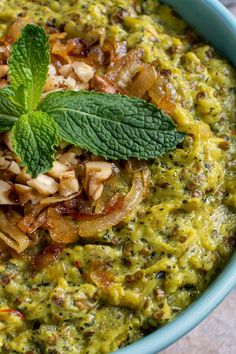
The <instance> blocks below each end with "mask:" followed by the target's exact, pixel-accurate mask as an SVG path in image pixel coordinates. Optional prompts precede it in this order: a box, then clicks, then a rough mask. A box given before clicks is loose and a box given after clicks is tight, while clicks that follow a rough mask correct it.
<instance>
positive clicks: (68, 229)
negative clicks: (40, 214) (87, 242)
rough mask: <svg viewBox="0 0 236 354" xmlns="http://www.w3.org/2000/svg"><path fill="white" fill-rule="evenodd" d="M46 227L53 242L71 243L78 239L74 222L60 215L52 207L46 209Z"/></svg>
mask: <svg viewBox="0 0 236 354" xmlns="http://www.w3.org/2000/svg"><path fill="white" fill-rule="evenodd" d="M46 228H47V229H48V231H49V233H50V236H51V238H52V239H53V241H55V242H58V243H73V242H76V241H77V240H78V233H77V224H76V222H75V221H73V220H71V219H70V220H68V219H66V218H65V217H63V216H61V214H60V213H59V212H58V211H57V210H55V209H54V208H48V210H47V218H46Z"/></svg>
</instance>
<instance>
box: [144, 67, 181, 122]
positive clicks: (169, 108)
mask: <svg viewBox="0 0 236 354" xmlns="http://www.w3.org/2000/svg"><path fill="white" fill-rule="evenodd" d="M148 93H149V95H150V97H151V99H152V101H153V103H154V104H155V105H156V106H157V107H158V108H161V109H163V110H164V111H165V112H166V113H168V114H170V115H172V114H173V113H174V111H175V107H176V91H175V89H174V87H173V86H172V85H171V83H170V82H168V80H167V79H166V78H165V77H164V76H162V75H161V74H160V73H158V74H157V78H156V81H155V83H154V84H153V85H152V86H151V87H150V89H149V90H148Z"/></svg>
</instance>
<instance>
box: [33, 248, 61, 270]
mask: <svg viewBox="0 0 236 354" xmlns="http://www.w3.org/2000/svg"><path fill="white" fill-rule="evenodd" d="M62 251H63V245H62V244H59V243H52V244H51V245H49V246H47V247H45V248H44V250H43V251H42V252H40V253H39V254H37V255H35V256H32V257H31V260H30V266H31V268H32V269H33V270H40V269H43V268H45V267H47V266H48V265H49V264H52V263H53V262H55V261H56V260H57V259H58V258H59V257H60V255H61V252H62Z"/></svg>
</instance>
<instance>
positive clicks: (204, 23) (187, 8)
mask: <svg viewBox="0 0 236 354" xmlns="http://www.w3.org/2000/svg"><path fill="white" fill-rule="evenodd" d="M163 2H165V3H167V4H169V5H172V6H173V7H174V8H175V10H176V11H177V12H178V13H179V14H180V15H181V16H182V17H183V18H184V19H185V20H186V21H187V22H188V23H189V24H191V25H192V26H193V27H194V28H196V29H197V31H198V32H199V33H200V34H202V35H203V37H204V38H205V39H206V40H207V41H209V42H210V43H211V44H212V45H213V46H214V47H215V48H216V49H217V50H218V51H219V52H220V53H221V54H222V55H223V56H225V57H226V58H228V59H229V60H230V61H231V63H232V64H233V65H234V66H235V67H236V19H235V18H234V17H233V15H231V14H230V13H229V12H228V10H226V9H225V8H224V6H223V5H222V4H221V3H220V2H219V1H217V0H163ZM234 286H236V252H235V253H234V254H233V256H232V257H231V259H230V261H229V262H228V264H227V265H226V267H225V268H224V270H223V271H222V272H221V273H220V274H219V275H218V276H217V278H216V279H215V280H214V281H213V282H212V283H211V285H210V286H209V287H208V288H207V290H206V291H205V292H204V293H203V294H202V295H201V296H200V297H199V298H198V299H197V300H196V301H195V302H194V303H193V304H192V305H191V306H189V307H188V308H187V309H186V310H185V311H183V312H182V313H181V314H180V315H178V316H177V318H176V319H175V320H174V321H172V322H170V323H169V324H167V325H165V326H163V327H162V328H161V329H158V330H156V331H155V332H153V333H152V334H150V335H148V336H146V337H144V338H143V339H141V340H139V341H137V342H135V343H133V344H131V345H129V346H127V347H126V348H124V349H121V350H118V351H117V352H116V354H156V353H158V352H160V351H161V350H163V349H165V348H166V347H168V346H169V345H171V344H172V343H174V342H175V341H177V340H178V339H180V338H181V337H182V336H184V335H185V334H186V333H188V332H189V331H190V330H191V329H193V328H194V327H195V326H197V325H198V324H199V323H200V322H201V321H202V320H203V319H204V318H205V317H206V316H207V315H209V313H210V312H211V311H213V310H214V309H215V307H216V306H217V305H218V304H219V303H220V302H221V301H222V300H223V299H224V298H225V297H226V296H227V294H228V293H229V292H230V291H231V290H232V289H233V287H234ZM189 349H190V350H191V348H189Z"/></svg>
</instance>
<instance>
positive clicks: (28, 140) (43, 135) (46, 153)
mask: <svg viewBox="0 0 236 354" xmlns="http://www.w3.org/2000/svg"><path fill="white" fill-rule="evenodd" d="M57 144H58V129H57V124H56V123H55V122H54V120H53V118H52V117H50V116H49V115H47V113H44V112H40V111H37V112H30V113H26V114H23V115H22V116H21V117H20V118H19V119H18V120H17V122H16V123H15V125H14V127H13V129H12V145H13V149H14V151H15V152H16V154H17V155H19V156H20V157H21V159H22V163H23V165H25V166H27V168H28V171H30V173H31V175H32V177H37V175H38V174H40V173H42V172H47V171H48V170H49V169H50V168H51V166H52V163H53V160H54V154H55V146H56V145H57Z"/></svg>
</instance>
